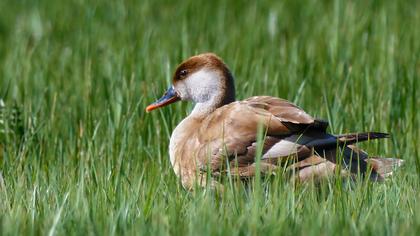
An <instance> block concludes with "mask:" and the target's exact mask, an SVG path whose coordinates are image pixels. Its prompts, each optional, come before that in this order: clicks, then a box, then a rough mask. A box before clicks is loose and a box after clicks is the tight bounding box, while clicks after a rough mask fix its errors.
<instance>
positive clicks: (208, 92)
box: [183, 69, 221, 103]
mask: <svg viewBox="0 0 420 236" xmlns="http://www.w3.org/2000/svg"><path fill="white" fill-rule="evenodd" d="M183 82H184V83H185V88H186V92H187V93H188V95H187V96H186V97H189V98H190V99H191V100H193V101H194V102H196V103H203V102H207V101H208V100H210V99H211V98H212V97H213V96H215V95H216V94H218V93H219V92H220V91H221V79H220V75H219V74H218V73H217V72H215V71H210V70H208V69H202V70H199V71H197V72H195V73H193V74H191V75H190V76H188V77H187V78H186V79H185V80H184V81H183Z"/></svg>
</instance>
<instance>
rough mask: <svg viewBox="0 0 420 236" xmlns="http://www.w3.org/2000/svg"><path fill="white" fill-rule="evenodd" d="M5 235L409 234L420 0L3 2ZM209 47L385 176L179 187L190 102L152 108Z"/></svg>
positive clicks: (242, 92)
mask: <svg viewBox="0 0 420 236" xmlns="http://www.w3.org/2000/svg"><path fill="white" fill-rule="evenodd" d="M0 9H2V10H1V14H0V98H1V100H2V101H0V235H39V234H41V235H46V234H48V235H55V234H57V235H73V234H74V235H87V234H89V235H104V234H105V235H114V234H134V235H150V234H154V235H268V234H270V235H319V234H322V235H334V234H335V235H337V234H339V235H341V234H343V235H418V233H420V215H419V214H420V155H419V150H418V146H419V145H420V130H419V129H420V115H419V108H420V99H419V98H418V97H419V96H420V89H419V86H420V60H419V58H420V2H419V1H415V0H413V1H392V0H389V1H387V0H384V1H362V0H361V1H338V0H337V1H309V0H308V1H293V0H290V1H258V3H257V1H236V2H228V1H194V0H189V1H183V2H182V3H181V2H176V1H169V0H167V1H161V0H158V1H157V0H144V1H135V0H132V1H81V0H74V1H53V0H50V1H43V0H36V1H30V0H27V1H15V0H2V1H0ZM206 51H212V52H215V53H217V54H219V55H220V56H221V57H222V58H224V60H225V61H226V63H227V64H228V65H229V66H230V68H231V70H232V71H233V73H234V75H235V78H236V87H237V96H238V99H243V98H246V97H249V96H251V95H263V94H265V95H272V96H279V97H282V98H286V99H289V100H291V101H294V102H296V103H297V104H298V105H299V106H301V107H302V108H304V109H305V110H306V111H307V112H308V113H309V114H312V115H313V116H316V117H321V118H325V119H327V120H329V122H330V123H331V126H330V128H329V131H331V132H332V133H344V132H353V131H369V130H372V131H383V132H390V133H392V138H390V139H389V140H384V141H381V142H370V143H367V144H364V145H363V147H364V148H366V149H367V150H369V151H370V152H372V153H373V154H380V155H382V156H387V157H399V158H402V159H404V160H406V162H405V166H404V167H403V168H402V169H400V171H398V172H397V173H396V175H395V176H394V177H393V178H391V179H390V180H389V181H387V182H386V183H385V184H372V183H369V182H366V181H359V182H357V183H355V184H350V185H349V184H342V182H341V181H337V180H334V179H332V180H329V181H325V182H323V183H321V185H320V186H315V185H314V184H308V185H294V184H293V183H291V182H289V181H286V180H285V179H284V178H281V176H280V177H275V178H274V179H273V180H272V181H265V180H262V181H260V180H255V182H256V183H254V184H251V185H250V186H244V185H241V184H240V183H238V182H236V181H233V182H232V183H229V182H228V183H227V188H226V190H225V191H224V193H215V192H212V191H207V190H200V189H199V190H197V191H195V192H186V191H185V190H183V189H182V186H181V185H180V183H179V182H178V180H177V178H176V176H175V175H174V173H173V171H172V169H171V167H170V162H169V158H168V141H169V137H170V134H171V132H172V130H173V129H174V127H175V126H176V125H177V124H178V122H180V121H181V120H182V118H183V117H185V116H186V115H187V114H188V112H189V111H190V109H191V108H192V104H186V103H185V104H184V103H183V104H174V105H172V106H170V107H167V108H164V109H161V110H158V111H157V112H153V113H150V114H146V113H145V112H144V108H145V107H146V105H147V104H149V103H150V102H152V101H154V100H155V99H156V98H158V97H159V96H160V95H161V94H162V93H163V91H164V90H165V88H167V86H168V85H169V83H170V79H171V75H172V72H173V70H174V69H175V67H176V65H177V64H178V63H179V62H181V61H182V60H183V59H186V58H188V57H189V56H191V55H194V54H197V53H200V52H206Z"/></svg>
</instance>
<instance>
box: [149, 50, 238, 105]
mask: <svg viewBox="0 0 420 236" xmlns="http://www.w3.org/2000/svg"><path fill="white" fill-rule="evenodd" d="M179 100H190V101H193V102H195V103H203V104H208V106H215V108H217V107H220V106H222V105H224V104H227V103H230V102H232V101H234V100H235V86H234V81H233V76H232V74H231V73H230V71H229V69H228V68H227V66H226V65H225V63H223V61H222V60H221V59H220V58H219V57H218V56H216V55H215V54H213V53H203V54H200V55H197V56H193V57H190V58H189V59H187V60H186V61H184V62H182V63H181V64H180V65H179V66H178V67H177V69H176V70H175V73H174V75H173V78H172V86H171V87H170V88H169V89H168V90H167V92H166V93H165V94H164V96H163V97H162V98H160V99H159V100H158V101H156V102H155V103H153V104H151V105H149V106H148V107H147V108H146V111H148V112H149V111H152V110H154V109H157V108H159V107H163V106H166V105H168V104H171V103H174V102H176V101H179ZM216 106H217V107H216Z"/></svg>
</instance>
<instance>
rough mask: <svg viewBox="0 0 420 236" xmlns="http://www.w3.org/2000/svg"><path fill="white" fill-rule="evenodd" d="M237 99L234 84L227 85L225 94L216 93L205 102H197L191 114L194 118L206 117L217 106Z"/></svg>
mask: <svg viewBox="0 0 420 236" xmlns="http://www.w3.org/2000/svg"><path fill="white" fill-rule="evenodd" d="M234 101H235V88H234V87H233V84H232V85H231V86H227V87H226V88H225V90H224V93H223V94H219V95H215V96H213V97H211V98H210V99H209V100H207V101H205V102H199V103H196V104H195V106H194V109H193V110H192V112H191V114H190V116H191V117H194V118H201V119H203V118H205V117H207V116H208V115H210V114H211V113H212V112H214V111H215V110H216V109H217V108H219V107H222V106H224V105H226V104H229V103H231V102H234Z"/></svg>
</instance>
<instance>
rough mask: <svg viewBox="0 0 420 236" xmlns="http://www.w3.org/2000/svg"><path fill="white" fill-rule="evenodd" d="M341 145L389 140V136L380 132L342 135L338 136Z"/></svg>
mask: <svg viewBox="0 0 420 236" xmlns="http://www.w3.org/2000/svg"><path fill="white" fill-rule="evenodd" d="M336 137H337V138H338V140H339V141H340V142H341V143H345V144H347V145H349V144H352V143H358V142H363V141H367V140H373V139H381V138H389V134H387V133H380V132H364V133H351V134H340V135H337V136H336Z"/></svg>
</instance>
